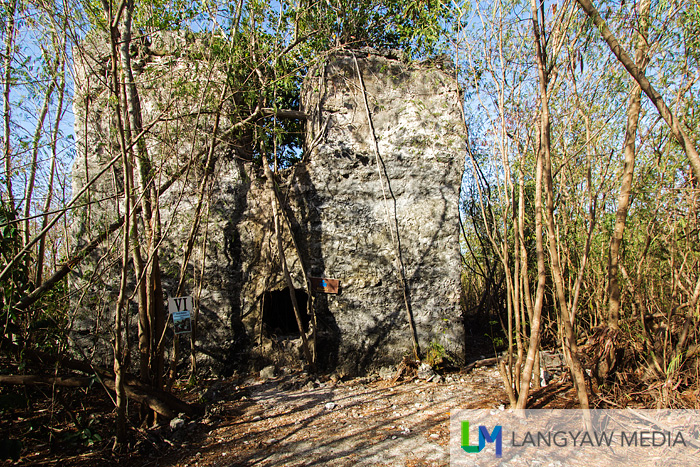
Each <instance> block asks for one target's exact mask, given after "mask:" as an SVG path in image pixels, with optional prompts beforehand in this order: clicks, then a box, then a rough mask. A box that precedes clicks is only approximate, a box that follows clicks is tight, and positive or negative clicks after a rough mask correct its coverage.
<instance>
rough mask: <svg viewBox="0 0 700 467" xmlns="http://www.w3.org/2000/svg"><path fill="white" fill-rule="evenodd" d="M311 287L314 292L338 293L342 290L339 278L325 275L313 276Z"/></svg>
mask: <svg viewBox="0 0 700 467" xmlns="http://www.w3.org/2000/svg"><path fill="white" fill-rule="evenodd" d="M310 279H311V287H312V288H313V291H314V292H321V293H331V294H337V293H338V291H339V290H340V281H339V280H338V279H327V278H325V277H311V278H310Z"/></svg>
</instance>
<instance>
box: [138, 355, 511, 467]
mask: <svg viewBox="0 0 700 467" xmlns="http://www.w3.org/2000/svg"><path fill="white" fill-rule="evenodd" d="M441 379H442V378H441ZM301 385H303V386H302V387H299V386H301ZM213 392H214V393H215V396H216V397H218V398H220V400H219V401H218V402H217V403H215V404H213V405H212V406H210V409H209V413H210V415H208V416H207V417H206V418H205V419H203V420H202V421H201V422H196V421H192V422H189V423H187V424H186V426H184V427H183V428H180V429H179V430H182V431H181V432H180V433H178V430H176V431H175V432H173V433H172V434H173V437H174V438H175V439H174V440H173V443H174V444H180V443H186V444H184V445H181V447H178V448H177V449H173V450H172V451H171V452H170V453H169V454H168V455H167V456H165V457H162V458H160V457H154V458H152V459H143V461H144V462H143V463H139V464H134V465H143V466H146V465H158V466H226V465H261V466H309V465H328V466H351V465H368V466H369V465H372V466H374V465H387V466H390V465H391V466H393V465H396V466H442V465H448V464H449V451H448V449H447V444H448V441H449V431H448V421H449V412H450V410H454V409H456V408H474V407H498V406H499V405H503V404H504V403H506V401H505V400H504V399H503V397H504V396H505V392H504V391H503V387H502V383H501V379H500V376H499V375H498V372H497V370H496V369H494V368H480V369H477V370H475V371H473V372H472V373H470V374H469V375H460V374H453V375H447V376H446V378H445V379H444V380H443V381H441V382H439V383H437V382H434V381H431V382H427V381H425V380H419V379H417V378H414V379H412V380H411V381H401V382H396V383H393V382H391V381H385V380H382V379H380V378H376V379H375V378H359V379H354V380H350V381H346V382H343V381H336V382H334V381H333V380H329V381H327V382H321V381H319V380H316V381H313V380H308V379H307V377H306V376H305V375H303V374H295V375H286V376H281V377H277V378H274V379H272V380H269V381H252V380H249V381H248V382H247V383H246V384H244V385H243V386H238V387H233V388H231V387H227V386H226V384H225V383H219V384H218V385H217V386H216V387H215V388H214V391H213ZM217 392H218V394H217ZM232 414H235V416H232ZM195 446H196V448H195Z"/></svg>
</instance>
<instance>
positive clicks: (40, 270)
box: [35, 44, 66, 287]
mask: <svg viewBox="0 0 700 467" xmlns="http://www.w3.org/2000/svg"><path fill="white" fill-rule="evenodd" d="M63 46H64V47H65V44H63ZM62 53H63V50H60V51H58V50H57V52H56V54H57V56H58V57H61V54H62ZM59 59H60V61H61V75H60V76H61V78H60V83H59V84H58V106H57V107H56V121H55V122H54V127H53V133H52V135H51V164H50V165H51V166H50V168H49V184H48V186H47V190H46V200H45V201H44V207H43V213H44V214H43V216H42V221H41V230H44V229H46V225H47V224H48V222H49V215H48V213H49V210H50V209H51V201H52V199H53V184H54V177H55V173H56V156H57V146H58V135H59V132H60V125H61V117H62V115H63V114H62V111H63V99H64V97H65V91H66V63H65V61H64V60H63V59H61V58H59ZM45 255H46V235H42V237H41V239H40V240H39V252H38V253H37V259H36V276H35V277H36V286H37V287H38V286H40V285H41V282H42V280H43V275H44V256H45Z"/></svg>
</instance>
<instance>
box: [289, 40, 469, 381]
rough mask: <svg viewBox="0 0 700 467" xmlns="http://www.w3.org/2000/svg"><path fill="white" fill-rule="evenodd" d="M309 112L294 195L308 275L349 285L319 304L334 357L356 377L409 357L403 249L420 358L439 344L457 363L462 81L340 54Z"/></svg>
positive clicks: (371, 56)
mask: <svg viewBox="0 0 700 467" xmlns="http://www.w3.org/2000/svg"><path fill="white" fill-rule="evenodd" d="M358 68H359V71H360V74H361V75H362V83H361V82H360V80H359V77H358ZM363 85H364V86H363ZM363 87H364V90H365V94H366V96H367V104H368V106H369V114H370V116H371V120H372V124H373V125H372V126H373V128H374V133H373V132H372V130H371V128H370V125H369V121H368V117H367V107H366V104H365V100H364V97H363V91H362V88H363ZM303 102H304V108H305V110H306V111H307V112H308V113H309V114H310V115H311V122H310V124H309V128H308V130H307V136H306V137H307V145H308V147H309V149H308V150H309V162H308V164H306V166H305V167H304V172H303V173H304V176H303V178H302V179H301V180H300V182H299V186H298V190H299V193H300V196H301V197H303V198H305V199H306V200H307V201H308V207H307V211H306V212H305V213H304V214H305V215H304V219H303V222H304V227H305V229H304V230H305V232H306V233H307V235H306V240H307V242H308V243H307V246H308V249H309V263H310V269H311V272H312V274H313V275H317V276H325V277H332V278H337V279H340V280H341V284H342V293H341V294H339V295H337V296H335V295H328V296H325V297H323V298H324V300H320V301H319V307H320V309H319V310H318V314H319V316H321V317H323V320H322V322H323V324H325V326H326V332H329V333H330V334H331V337H336V336H337V342H338V344H337V355H331V358H333V359H337V360H335V361H337V362H338V363H339V364H341V365H343V366H345V367H348V369H349V370H352V369H353V367H355V368H357V367H365V366H368V365H377V366H378V365H382V364H391V363H396V361H397V360H400V358H401V357H402V356H403V355H408V354H410V349H411V333H410V330H409V328H408V319H407V316H406V304H405V300H404V296H403V290H402V286H401V280H400V275H399V268H400V267H401V263H400V262H399V260H398V258H397V251H398V250H400V255H401V259H402V263H403V266H404V269H405V273H404V274H405V279H406V283H407V289H408V302H409V307H410V308H411V311H412V313H413V317H414V320H415V324H416V328H417V333H418V337H419V343H420V347H421V349H422V350H423V351H425V350H427V347H428V346H429V345H430V344H431V343H433V342H434V343H438V344H440V345H442V346H444V347H445V349H447V350H449V351H450V352H452V353H453V355H456V356H460V355H461V354H462V351H463V348H464V347H463V346H464V329H463V325H462V319H461V312H460V308H459V290H460V283H459V271H460V256H459V235H458V225H459V224H458V215H459V214H458V198H459V189H460V181H461V176H462V172H463V166H464V154H465V128H464V124H463V119H462V113H461V110H460V105H461V97H460V92H459V89H458V86H457V84H456V82H455V80H454V79H452V78H451V77H450V76H449V75H448V74H447V73H446V72H444V71H443V70H441V69H438V68H436V67H433V66H429V65H421V64H412V65H407V64H404V63H401V62H400V61H398V60H393V59H390V58H387V57H385V56H382V55H379V54H375V53H360V52H355V53H354V55H353V54H352V53H340V54H337V55H335V56H333V57H332V58H331V59H330V60H329V61H328V62H327V63H325V64H323V65H322V66H319V67H317V68H315V69H313V70H311V72H310V73H309V76H308V77H307V79H306V82H305V87H304V96H303ZM375 140H376V143H377V146H378V153H379V156H377V153H376V150H375ZM397 232H398V236H397ZM333 334H335V336H334V335H333ZM331 348H332V349H334V350H335V348H334V347H333V346H331Z"/></svg>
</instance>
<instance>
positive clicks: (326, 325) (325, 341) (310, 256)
mask: <svg viewBox="0 0 700 467" xmlns="http://www.w3.org/2000/svg"><path fill="white" fill-rule="evenodd" d="M296 177H297V179H298V183H297V186H302V187H305V190H306V193H304V196H299V197H298V199H304V200H305V201H306V202H305V203H303V204H302V205H301V206H300V212H299V213H297V215H296V216H294V215H292V214H293V213H292V212H290V210H289V206H288V203H287V202H284V203H283V204H284V206H285V209H287V211H288V214H289V218H290V219H291V220H292V223H293V225H292V230H293V233H294V236H295V238H296V239H297V242H298V244H299V249H300V250H301V252H302V255H303V256H306V258H302V262H303V263H304V267H306V270H307V274H308V275H309V276H312V277H324V276H325V275H326V265H325V261H324V258H323V251H322V248H321V242H322V241H323V226H322V222H321V216H320V212H319V210H318V208H317V207H316V206H319V205H320V204H321V203H320V200H319V196H318V192H317V191H316V187H315V185H314V184H313V182H312V180H311V177H310V176H309V172H308V169H307V166H306V164H305V163H303V162H302V163H300V164H299V165H298V167H297V168H296ZM283 201H286V200H283ZM300 219H301V220H302V221H301V222H303V223H304V225H300V224H299V220H300ZM311 293H313V294H314V297H313V307H314V312H315V313H316V324H317V329H316V355H317V361H316V366H317V367H318V368H319V369H322V370H332V369H334V368H335V367H336V366H337V364H338V350H339V348H340V339H341V335H340V328H339V327H338V324H337V323H336V321H335V317H334V316H333V314H332V313H331V312H330V310H329V307H328V300H329V296H328V295H327V294H324V293H317V292H313V291H312V292H311Z"/></svg>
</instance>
